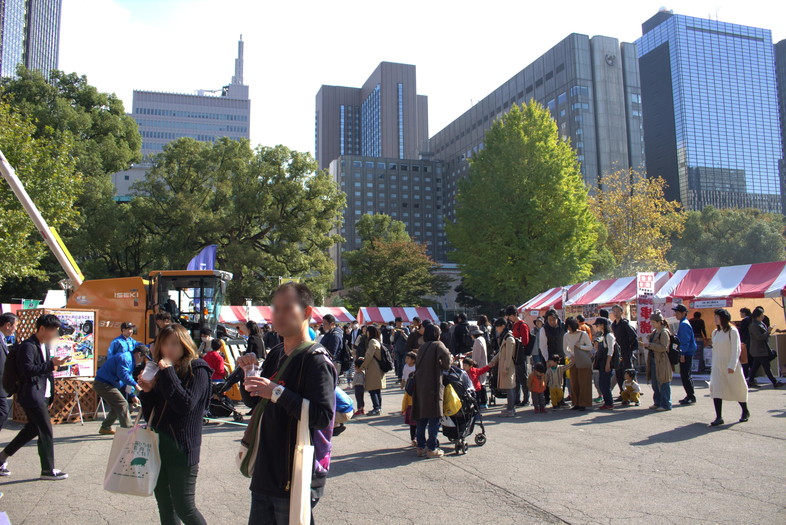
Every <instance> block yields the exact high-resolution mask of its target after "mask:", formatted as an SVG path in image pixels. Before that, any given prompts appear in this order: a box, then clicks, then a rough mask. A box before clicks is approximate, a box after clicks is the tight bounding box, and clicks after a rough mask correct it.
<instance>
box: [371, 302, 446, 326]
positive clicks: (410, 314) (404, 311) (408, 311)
mask: <svg viewBox="0 0 786 525" xmlns="http://www.w3.org/2000/svg"><path fill="white" fill-rule="evenodd" d="M396 317H401V320H402V321H404V322H405V323H411V322H412V318H414V317H420V320H421V321H425V320H426V319H429V320H430V321H432V322H434V323H439V318H438V317H437V314H436V313H434V309H433V308H430V307H429V308H426V307H422V306H412V307H409V306H399V307H382V306H364V307H362V308H361V309H360V310H359V311H358V316H357V319H358V323H360V324H366V323H389V322H390V321H395V320H396Z"/></svg>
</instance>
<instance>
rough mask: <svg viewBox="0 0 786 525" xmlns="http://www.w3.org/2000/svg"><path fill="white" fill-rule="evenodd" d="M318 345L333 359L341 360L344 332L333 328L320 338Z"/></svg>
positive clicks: (335, 327)
mask: <svg viewBox="0 0 786 525" xmlns="http://www.w3.org/2000/svg"><path fill="white" fill-rule="evenodd" d="M319 342H320V344H322V346H324V347H325V350H327V351H328V353H329V354H330V357H332V358H333V359H341V358H342V354H343V351H342V350H343V347H344V331H343V330H342V329H341V328H339V327H337V326H334V327H333V328H332V329H331V330H330V331H329V332H328V333H326V334H325V335H323V336H322V339H320V340H319Z"/></svg>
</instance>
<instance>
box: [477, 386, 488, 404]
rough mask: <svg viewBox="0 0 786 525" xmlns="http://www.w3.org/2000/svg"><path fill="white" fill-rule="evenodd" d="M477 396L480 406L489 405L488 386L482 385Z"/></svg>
mask: <svg viewBox="0 0 786 525" xmlns="http://www.w3.org/2000/svg"><path fill="white" fill-rule="evenodd" d="M475 395H476V396H477V397H478V404H479V405H488V404H489V400H488V392H487V391H486V385H480V390H478V391H477V392H475Z"/></svg>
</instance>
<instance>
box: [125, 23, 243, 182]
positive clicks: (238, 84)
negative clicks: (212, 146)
mask: <svg viewBox="0 0 786 525" xmlns="http://www.w3.org/2000/svg"><path fill="white" fill-rule="evenodd" d="M131 116H132V117H133V118H134V120H136V122H137V124H138V125H139V133H140V134H141V135H142V155H143V156H144V157H145V159H146V160H144V161H143V162H142V163H140V164H138V165H135V166H132V167H131V168H130V169H128V170H125V171H122V172H120V173H116V174H114V175H113V180H114V183H115V188H116V192H117V195H119V196H124V195H128V194H129V193H130V188H131V186H132V185H133V184H134V182H136V181H137V180H139V179H141V178H143V177H144V174H145V173H146V172H147V170H148V169H149V168H150V166H151V164H150V160H149V157H150V156H151V155H155V154H158V153H161V152H162V151H163V149H164V146H165V145H166V144H167V143H169V142H171V141H173V140H175V139H178V138H181V137H191V138H194V139H196V140H199V141H204V142H214V141H215V140H217V139H219V138H221V137H228V138H231V139H241V138H244V139H248V138H250V136H251V135H250V119H251V101H250V100H249V98H248V86H247V85H245V84H244V83H243V38H242V36H241V38H240V41H239V42H238V57H237V59H235V74H234V75H233V76H232V81H231V82H230V83H229V84H228V85H226V86H224V87H223V88H221V89H217V90H212V91H210V90H202V89H201V90H198V91H197V92H196V93H195V94H193V95H190V94H183V93H163V92H159V91H141V90H134V98H133V103H132V113H131Z"/></svg>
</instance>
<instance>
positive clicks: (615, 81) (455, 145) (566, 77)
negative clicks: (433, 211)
mask: <svg viewBox="0 0 786 525" xmlns="http://www.w3.org/2000/svg"><path fill="white" fill-rule="evenodd" d="M533 99H534V100H536V101H538V102H540V103H541V104H543V105H544V106H545V107H547V108H548V109H549V110H550V111H551V114H552V115H553V117H554V119H555V120H556V122H557V125H558V127H559V131H560V134H561V135H562V137H563V138H566V139H570V141H571V144H572V145H573V147H574V148H575V150H576V152H577V156H578V159H579V161H580V163H581V172H582V175H583V177H584V180H585V182H586V183H587V185H588V186H589V187H590V188H597V187H598V185H599V184H600V181H601V180H602V177H603V175H604V174H608V173H612V172H615V171H617V170H620V169H628V168H633V169H637V170H643V168H644V143H643V136H642V126H641V86H640V83H639V70H638V62H637V60H636V50H635V46H634V45H633V44H630V43H620V42H619V41H618V40H617V39H615V38H610V37H605V36H594V37H592V38H590V37H589V36H587V35H581V34H576V33H574V34H571V35H569V36H568V37H567V38H565V39H564V40H562V41H561V42H560V43H558V44H557V45H556V46H554V47H553V48H552V49H550V50H549V51H547V52H546V53H545V54H544V55H543V56H541V57H540V58H538V59H537V60H535V61H534V62H533V63H532V64H530V65H528V66H527V67H525V68H524V69H523V70H521V71H520V72H519V73H517V74H516V75H515V76H514V77H512V78H511V79H510V80H508V81H507V82H505V83H504V84H503V85H501V86H500V87H498V88H497V89H496V90H494V92H493V93H491V94H490V95H488V96H487V97H485V98H484V99H483V100H481V101H480V102H478V103H477V104H475V105H474V106H473V107H472V108H470V109H469V110H468V111H466V112H465V113H464V114H463V115H461V116H460V117H458V118H457V119H456V120H454V121H453V122H451V123H450V124H448V125H447V126H446V127H445V128H444V129H442V130H441V131H440V132H439V133H437V134H436V135H434V136H433V137H431V139H430V140H429V153H430V155H431V156H432V157H433V158H434V159H437V160H440V161H442V162H443V163H444V169H445V178H446V185H445V192H446V193H445V203H446V207H447V213H446V216H447V217H448V218H449V219H453V218H454V210H453V208H454V204H455V199H456V193H457V183H458V181H459V179H460V178H461V177H463V176H465V175H466V172H467V169H468V166H469V164H468V159H469V158H470V157H472V155H474V154H475V153H477V152H478V151H480V150H481V149H483V141H484V138H485V134H486V131H487V130H488V129H489V128H490V127H491V125H492V123H493V122H494V120H496V119H498V118H499V117H501V116H502V115H504V114H505V113H507V112H508V111H509V110H510V107H511V106H512V105H514V104H522V103H525V102H529V101H530V100H533Z"/></svg>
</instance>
